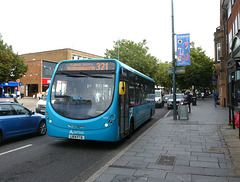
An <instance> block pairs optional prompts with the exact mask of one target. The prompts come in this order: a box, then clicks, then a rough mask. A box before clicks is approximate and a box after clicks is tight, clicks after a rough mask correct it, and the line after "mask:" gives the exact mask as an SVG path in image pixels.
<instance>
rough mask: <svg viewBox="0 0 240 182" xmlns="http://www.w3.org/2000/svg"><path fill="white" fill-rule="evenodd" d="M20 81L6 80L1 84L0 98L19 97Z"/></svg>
mask: <svg viewBox="0 0 240 182" xmlns="http://www.w3.org/2000/svg"><path fill="white" fill-rule="evenodd" d="M17 91H18V82H4V83H2V84H1V85H0V98H14V97H17Z"/></svg>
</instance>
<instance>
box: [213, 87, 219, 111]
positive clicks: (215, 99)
mask: <svg viewBox="0 0 240 182" xmlns="http://www.w3.org/2000/svg"><path fill="white" fill-rule="evenodd" d="M213 100H214V106H215V107H217V103H218V93H217V91H216V90H214V92H213Z"/></svg>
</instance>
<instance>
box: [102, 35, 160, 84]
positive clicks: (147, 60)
mask: <svg viewBox="0 0 240 182" xmlns="http://www.w3.org/2000/svg"><path fill="white" fill-rule="evenodd" d="M146 44H147V41H146V40H143V41H142V42H139V43H134V42H133V41H130V40H125V39H122V40H119V41H116V42H114V46H113V49H112V50H108V49H107V50H106V53H105V58H106V59H118V50H119V61H121V62H123V63H125V64H127V65H128V66H130V67H132V68H134V69H136V70H138V71H139V72H142V73H143V74H145V75H147V76H149V77H151V78H152V79H154V80H155V79H156V78H157V71H158V67H159V66H158V63H157V58H155V57H154V56H151V55H150V54H148V50H149V48H148V47H147V46H146Z"/></svg>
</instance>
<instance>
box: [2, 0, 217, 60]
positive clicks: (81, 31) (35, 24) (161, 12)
mask: <svg viewBox="0 0 240 182" xmlns="http://www.w3.org/2000/svg"><path fill="white" fill-rule="evenodd" d="M171 2H172V1H171V0H21V1H19V0H8V1H6V0H0V7H1V10H0V17H1V23H0V34H1V35H2V40H3V41H4V43H7V44H8V45H12V48H13V51H14V52H15V53H18V54H20V55H21V54H26V53H33V52H41V51H48V50H55V49H64V48H71V49H75V50H78V51H83V52H87V53H91V54H95V55H98V56H104V53H105V52H106V49H113V46H114V41H117V40H118V39H127V40H131V41H134V42H135V43H138V42H142V40H144V39H146V40H147V46H148V47H149V52H148V53H149V54H151V55H152V56H155V57H156V58H157V59H159V60H161V61H162V62H165V61H169V62H170V61H172V17H171V16H172V9H171ZM173 6H174V33H175V34H185V33H190V41H191V42H194V43H195V46H196V47H201V48H202V49H203V50H204V51H205V53H206V55H207V56H209V57H210V58H214V32H215V31H216V28H217V27H219V26H220V18H219V17H220V0H173ZM175 42H176V38H175ZM120 56H121V55H120Z"/></svg>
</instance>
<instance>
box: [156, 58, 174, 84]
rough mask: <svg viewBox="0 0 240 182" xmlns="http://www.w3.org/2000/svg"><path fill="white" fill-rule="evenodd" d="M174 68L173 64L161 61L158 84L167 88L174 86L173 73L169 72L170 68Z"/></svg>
mask: <svg viewBox="0 0 240 182" xmlns="http://www.w3.org/2000/svg"><path fill="white" fill-rule="evenodd" d="M169 68H172V64H171V63H168V62H165V63H159V69H158V73H157V76H158V77H157V79H156V83H157V85H161V86H162V87H165V88H171V87H172V75H170V74H168V69H169Z"/></svg>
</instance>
